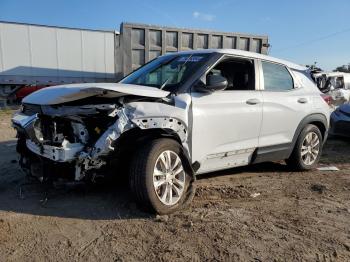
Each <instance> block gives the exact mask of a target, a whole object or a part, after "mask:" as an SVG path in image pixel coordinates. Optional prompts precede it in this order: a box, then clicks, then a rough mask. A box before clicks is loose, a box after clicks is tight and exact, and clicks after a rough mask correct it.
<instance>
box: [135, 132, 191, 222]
mask: <svg viewBox="0 0 350 262" xmlns="http://www.w3.org/2000/svg"><path fill="white" fill-rule="evenodd" d="M167 150H171V151H173V152H175V153H176V154H177V155H178V156H179V157H180V159H181V163H182V166H183V170H184V171H185V172H184V177H185V185H184V189H183V193H182V195H181V197H180V199H179V200H178V202H177V203H175V204H174V205H165V204H163V203H162V202H161V200H160V199H159V197H158V195H157V193H156V190H155V187H154V184H153V172H154V168H155V164H156V161H157V159H158V157H159V156H160V155H161V154H162V153H163V152H164V151H167ZM185 161H186V160H184V155H183V151H182V147H181V146H180V144H179V143H178V142H176V141H175V140H173V139H169V138H159V139H155V140H152V141H150V142H149V143H147V144H145V145H144V146H143V148H141V149H140V150H137V151H136V152H135V154H134V156H133V160H132V162H131V166H130V172H129V183H130V188H131V191H132V193H133V195H134V197H135V199H136V201H137V203H138V204H139V205H140V207H142V208H144V209H145V210H147V211H151V212H155V213H158V214H161V215H163V214H169V213H173V212H175V211H177V210H179V209H183V208H185V207H186V206H187V205H188V204H189V203H190V202H191V200H192V198H193V196H194V187H193V186H192V183H193V180H194V178H193V177H192V176H191V175H190V174H188V173H189V172H188V169H186V168H185V166H186V165H185V164H184V162H185Z"/></svg>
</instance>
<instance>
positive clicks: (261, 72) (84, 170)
mask: <svg viewBox="0 0 350 262" xmlns="http://www.w3.org/2000/svg"><path fill="white" fill-rule="evenodd" d="M12 121H13V126H14V127H15V128H16V129H17V131H18V146H17V150H18V152H19V154H20V165H21V166H22V168H23V169H24V170H26V171H27V173H28V174H30V175H33V176H37V177H39V178H40V179H41V180H42V181H53V180H55V179H57V178H60V179H63V178H65V179H67V180H75V181H82V180H93V181H94V180H96V178H98V177H100V176H105V175H107V174H109V175H116V176H118V175H119V176H120V175H123V173H125V172H127V173H128V175H129V181H130V186H131V190H132V191H133V193H134V195H135V197H136V200H137V201H138V202H139V203H141V205H143V206H144V207H146V208H148V209H151V210H153V211H156V212H157V213H160V214H165V213H170V212H173V211H175V210H178V209H179V208H180V207H183V206H184V205H185V204H187V203H189V202H190V200H191V199H192V197H193V195H194V184H193V182H194V181H195V175H196V174H203V173H207V172H212V171H216V170H221V169H227V168H232V167H237V166H244V165H249V164H254V163H259V162H263V161H276V160H286V162H287V164H288V165H289V166H290V167H291V168H293V169H295V170H308V169H312V168H313V167H315V165H316V164H317V162H318V160H319V158H320V155H321V150H322V145H323V143H324V141H325V140H326V137H327V131H328V126H329V107H328V105H327V103H326V102H325V101H324V100H323V98H322V96H321V93H320V91H319V90H318V88H317V87H316V86H315V84H314V83H313V82H312V80H310V76H309V73H308V71H307V68H305V67H302V66H299V65H296V64H293V63H290V62H286V61H283V60H279V59H275V58H272V57H269V56H265V55H260V54H256V53H250V52H245V51H239V50H198V51H189V52H180V53H172V54H168V55H164V56H161V57H158V58H157V59H155V60H152V61H150V62H149V63H147V64H146V65H144V66H142V67H141V68H139V69H138V70H136V71H134V72H133V73H131V74H130V75H129V76H127V77H125V78H124V79H123V80H122V81H120V82H119V83H104V84H98V83H88V84H74V85H65V86H55V87H49V88H45V89H42V90H39V91H37V92H35V93H33V94H31V95H29V96H27V97H26V98H25V99H24V100H23V106H22V110H21V111H20V112H18V113H17V114H15V115H14V117H13V120H12Z"/></svg>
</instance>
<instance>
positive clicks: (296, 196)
mask: <svg viewBox="0 0 350 262" xmlns="http://www.w3.org/2000/svg"><path fill="white" fill-rule="evenodd" d="M10 115H11V114H10V112H2V113H0V120H1V121H0V261H43V260H45V261H85V260H87V261H96V260H98V261H209V260H210V261H213V260H214V261H218V260H220V261H221V260H224V261H350V141H349V140H339V139H330V140H329V141H328V142H327V144H326V147H325V149H324V154H323V157H322V161H321V165H335V166H337V167H338V168H339V169H340V171H336V172H325V171H322V172H321V171H313V172H305V173H291V172H289V171H288V170H287V169H286V168H285V166H284V165H283V164H281V163H267V164H260V165H255V166H251V167H246V168H236V169H231V170H227V171H223V172H217V173H211V174H208V175H205V176H201V177H199V179H198V181H197V186H198V190H197V194H196V197H195V199H194V201H193V204H192V207H191V208H190V209H188V210H186V211H183V212H181V213H177V214H174V215H170V216H168V217H167V216H163V217H155V216H153V215H150V214H147V213H143V212H142V211H140V210H139V209H138V208H137V206H136V204H135V203H134V202H133V199H132V196H131V195H130V193H129V191H128V188H127V185H126V184H125V183H116V184H109V185H108V186H107V185H104V186H103V185H102V186H98V187H94V188H91V189H89V190H87V189H86V188H85V187H83V188H67V187H64V188H58V189H54V190H52V189H51V190H50V191H49V194H48V196H46V195H45V189H44V188H43V187H42V186H41V185H39V184H37V183H33V182H31V183H28V181H26V180H25V179H24V176H23V174H22V173H21V171H20V170H19V168H18V163H16V160H17V156H16V153H15V146H14V142H13V141H14V136H15V133H14V131H13V130H12V128H11V127H10ZM259 194H260V195H259Z"/></svg>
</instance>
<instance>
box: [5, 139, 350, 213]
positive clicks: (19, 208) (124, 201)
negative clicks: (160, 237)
mask: <svg viewBox="0 0 350 262" xmlns="http://www.w3.org/2000/svg"><path fill="white" fill-rule="evenodd" d="M349 145H350V142H349V141H343V140H339V139H336V140H334V139H332V140H329V141H328V142H327V145H326V148H325V150H324V151H325V155H326V156H325V157H324V159H325V160H326V162H327V161H328V162H329V163H332V164H334V163H337V161H339V160H337V159H339V156H338V155H337V154H338V153H337V152H340V153H341V154H345V157H344V159H342V162H341V163H342V164H344V163H345V164H349V163H350V159H349V155H350V154H349V152H350V146H349ZM15 151H16V150H15V142H14V141H4V142H0V167H1V169H0V211H5V212H15V213H23V214H31V215H39V216H51V217H64V218H80V219H90V220H110V219H113V220H115V219H134V218H153V217H154V215H151V214H149V213H147V212H144V211H143V210H142V207H139V206H137V205H136V203H135V201H134V199H133V196H132V194H131V192H130V191H129V186H128V183H127V180H126V179H125V178H122V177H125V176H123V174H119V175H117V176H116V177H117V179H114V180H105V181H104V182H102V183H99V184H96V185H79V186H71V185H70V186H68V185H65V186H56V187H47V186H44V185H43V184H41V183H39V182H38V181H37V180H28V179H26V178H25V175H24V174H23V173H22V171H21V170H20V168H19V166H18V161H17V154H16V152H15ZM328 162H327V163H328ZM275 172H277V173H290V170H289V169H288V167H287V166H286V165H285V164H284V163H283V162H280V163H275V162H274V163H272V162H269V163H262V164H256V165H251V166H247V167H238V168H232V169H228V170H223V171H218V172H212V173H208V174H203V175H200V176H198V179H200V180H202V179H208V178H215V177H220V176H229V175H238V174H242V173H243V174H244V173H259V174H262V173H275ZM120 175H121V176H120Z"/></svg>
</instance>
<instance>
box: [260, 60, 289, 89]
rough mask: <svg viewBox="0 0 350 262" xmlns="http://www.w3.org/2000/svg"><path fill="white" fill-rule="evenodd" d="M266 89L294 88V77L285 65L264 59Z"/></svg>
mask: <svg viewBox="0 0 350 262" xmlns="http://www.w3.org/2000/svg"><path fill="white" fill-rule="evenodd" d="M261 64H262V69H263V75H264V90H267V91H288V90H292V89H293V88H294V82H293V78H292V76H291V75H290V73H289V71H288V70H287V68H286V67H285V66H283V65H279V64H274V63H269V62H266V61H262V62H261Z"/></svg>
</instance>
